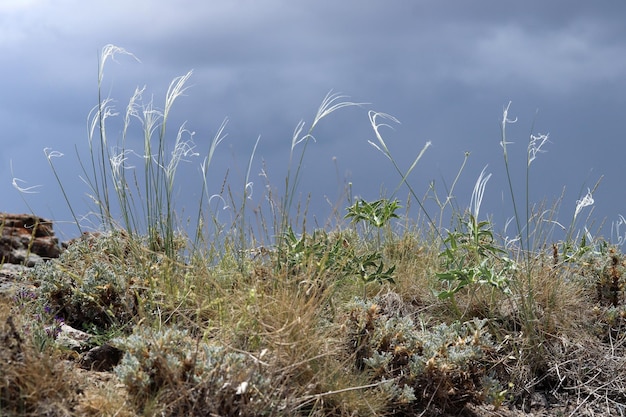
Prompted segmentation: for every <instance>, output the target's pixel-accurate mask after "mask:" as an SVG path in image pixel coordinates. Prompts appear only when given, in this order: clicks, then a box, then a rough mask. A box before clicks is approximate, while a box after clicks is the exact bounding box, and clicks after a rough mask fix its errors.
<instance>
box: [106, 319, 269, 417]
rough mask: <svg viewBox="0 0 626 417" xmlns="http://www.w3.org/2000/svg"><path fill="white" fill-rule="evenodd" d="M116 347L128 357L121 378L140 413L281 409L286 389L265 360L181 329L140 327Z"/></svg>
mask: <svg viewBox="0 0 626 417" xmlns="http://www.w3.org/2000/svg"><path fill="white" fill-rule="evenodd" d="M113 343H114V344H115V345H116V346H117V347H119V348H121V349H123V350H125V351H126V353H125V355H124V357H123V359H122V361H121V363H120V364H119V365H118V366H117V367H116V368H115V373H116V374H117V376H118V377H119V378H120V380H121V381H122V382H123V384H124V386H125V387H126V390H127V391H128V394H129V395H130V398H131V399H132V401H133V403H134V404H135V406H136V407H137V410H138V411H139V412H140V413H144V414H145V413H148V412H155V410H156V409H159V410H160V415H170V416H179V415H186V416H206V415H237V416H262V415H277V414H278V412H279V410H280V409H281V390H280V387H281V383H280V381H277V380H275V379H273V378H272V374H271V372H270V370H269V369H268V367H267V366H266V364H265V363H264V362H263V361H262V360H261V359H262V358H261V359H257V358H255V357H253V356H252V355H250V354H246V353H242V352H234V351H229V350H228V349H226V348H224V347H222V346H218V345H210V344H207V343H204V342H200V341H198V340H194V339H193V338H192V337H191V336H190V335H189V333H188V332H187V331H186V330H181V329H178V328H163V329H161V330H158V331H155V330H152V329H149V328H142V327H138V328H137V329H136V331H135V332H134V333H133V334H132V335H130V336H128V337H125V338H118V339H115V340H114V341H113ZM261 356H262V355H261Z"/></svg>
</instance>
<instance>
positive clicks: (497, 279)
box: [436, 214, 516, 314]
mask: <svg viewBox="0 0 626 417" xmlns="http://www.w3.org/2000/svg"><path fill="white" fill-rule="evenodd" d="M462 225H463V227H462V229H461V230H458V231H454V232H449V233H448V236H447V237H446V239H445V243H446V244H447V246H446V248H445V249H444V250H443V252H441V253H440V255H439V256H440V257H441V258H442V260H443V268H444V272H440V273H437V274H436V276H437V278H438V279H439V280H440V281H441V282H443V283H444V284H445V285H444V289H443V290H441V291H438V292H437V293H436V294H437V297H439V299H442V300H444V299H449V300H451V302H452V305H453V307H454V309H455V311H456V313H457V314H459V310H458V306H457V303H456V299H455V294H456V293H458V292H459V291H461V290H462V289H463V288H466V287H468V286H474V285H483V284H487V285H490V286H492V287H494V288H497V289H498V290H500V291H502V292H504V293H505V294H510V293H511V291H510V288H509V281H510V273H511V272H512V271H515V269H516V264H515V262H514V261H513V260H511V259H510V258H509V257H508V256H507V252H506V251H505V250H503V249H501V248H500V247H498V246H497V245H496V244H495V243H494V237H493V233H492V231H491V229H490V226H491V225H490V223H489V222H488V221H482V222H478V221H476V218H475V217H474V216H473V215H472V214H469V215H468V219H467V221H465V222H463V223H462Z"/></svg>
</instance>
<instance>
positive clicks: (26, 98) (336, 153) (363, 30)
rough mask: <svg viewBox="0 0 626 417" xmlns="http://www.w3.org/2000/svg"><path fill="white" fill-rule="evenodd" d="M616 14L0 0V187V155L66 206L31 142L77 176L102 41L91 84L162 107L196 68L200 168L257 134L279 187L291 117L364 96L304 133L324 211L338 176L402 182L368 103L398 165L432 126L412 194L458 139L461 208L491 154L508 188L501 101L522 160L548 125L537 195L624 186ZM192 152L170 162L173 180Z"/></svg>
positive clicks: (535, 5) (313, 186) (365, 189)
mask: <svg viewBox="0 0 626 417" xmlns="http://www.w3.org/2000/svg"><path fill="white" fill-rule="evenodd" d="M625 17H626V4H622V3H621V2H606V3H602V4H599V3H591V2H571V1H552V2H539V1H533V2H502V1H484V2H480V3H477V2H455V3H454V4H453V5H452V4H451V3H449V2H440V1H393V2H383V1H380V2H367V3H364V2H362V1H357V0H346V1H341V2H338V1H331V0H320V1H307V2H287V1H278V0H268V1H251V0H249V1H243V0H237V1H232V0H228V1H226V0H223V1H210V2H205V1H198V0H186V1H179V2H165V1H148V0H142V1H133V2H127V1H117V0H116V1H109V2H107V4H106V7H105V6H94V5H93V4H91V3H85V2H79V1H76V0H61V1H30V2H29V1H14V2H4V3H3V4H2V5H1V6H0V53H1V54H2V57H3V74H4V75H3V78H2V79H1V80H0V87H1V88H2V91H3V94H2V100H1V101H0V123H1V124H2V126H3V127H2V131H1V132H2V133H1V135H2V140H3V141H4V142H8V143H10V144H9V145H8V146H5V147H4V148H3V151H2V155H1V163H2V171H1V174H2V181H1V183H0V191H2V192H3V193H4V194H5V195H12V196H15V199H14V200H11V201H10V202H8V203H6V204H7V205H6V207H2V208H1V209H2V210H10V211H24V210H26V208H25V206H24V204H23V203H22V201H21V200H20V198H19V196H18V195H17V193H16V192H15V191H14V190H12V188H11V185H10V179H11V177H12V176H11V174H10V173H9V172H8V163H9V160H12V161H13V164H14V167H17V168H16V169H15V171H16V172H14V175H15V176H17V177H18V178H20V179H24V180H26V181H27V183H25V184H24V185H37V184H41V185H43V186H44V187H42V188H41V189H40V191H41V193H40V194H37V195H29V196H28V197H29V200H28V201H29V202H30V203H31V204H32V205H33V208H34V209H35V210H36V211H38V212H43V213H41V214H42V215H47V213H48V212H53V213H54V216H55V217H57V218H59V219H68V218H69V217H68V215H67V210H66V209H65V208H64V207H63V205H62V204H61V203H62V202H60V201H59V199H58V198H55V196H56V195H57V194H58V186H57V185H56V184H55V182H54V180H53V178H52V177H51V176H50V171H49V169H48V166H47V162H46V160H45V158H43V152H42V149H43V148H44V147H53V148H54V149H57V150H59V151H62V152H63V153H65V154H66V156H65V157H64V159H60V160H59V161H62V167H61V168H60V169H62V170H63V174H64V175H66V177H65V178H68V177H69V178H74V179H76V178H77V176H78V174H79V171H78V170H77V169H76V163H75V162H72V161H73V160H75V158H74V156H73V152H74V146H75V145H77V144H78V146H79V148H80V147H82V149H83V150H84V149H85V142H86V117H87V113H88V112H89V110H90V109H91V107H92V106H93V105H94V104H95V103H96V100H97V97H96V71H97V55H98V51H99V50H100V48H101V47H102V46H103V45H105V44H107V43H113V44H116V45H119V46H121V47H124V48H126V49H128V50H129V51H131V52H133V53H135V54H136V56H137V57H138V58H139V59H140V60H141V64H139V63H137V62H134V61H133V60H132V59H131V58H130V57H124V56H119V57H118V59H117V61H118V62H110V63H109V64H108V65H107V67H106V68H105V71H106V72H105V83H104V88H105V92H106V93H107V94H111V96H112V97H114V98H115V99H116V100H117V102H116V106H117V107H118V110H120V111H123V109H124V106H125V103H126V102H127V100H128V98H129V97H130V95H131V94H132V92H133V90H134V88H135V86H137V85H139V86H143V85H147V92H146V96H145V97H146V98H149V97H150V95H151V94H152V93H154V101H155V105H157V106H158V105H161V104H162V98H163V95H164V94H165V90H166V89H167V86H168V84H169V82H170V81H171V80H172V79H173V78H174V77H176V76H179V75H182V74H185V73H186V72H187V71H189V70H191V69H193V71H194V72H193V76H192V78H191V81H190V89H189V90H188V91H187V93H186V96H185V97H181V98H180V100H179V102H178V106H177V107H176V108H175V111H174V113H173V116H174V120H173V121H174V122H175V123H173V126H177V125H178V124H180V123H182V122H184V121H188V124H187V126H188V127H189V128H190V129H191V130H194V131H196V132H197V135H196V141H197V144H198V151H200V152H205V151H206V148H207V147H208V140H209V139H210V138H211V137H212V135H213V134H214V133H215V132H216V130H217V128H218V127H219V125H220V123H221V122H222V120H223V119H224V118H225V117H229V118H230V123H229V125H228V126H227V129H226V131H227V132H228V133H229V137H228V139H227V140H226V141H225V142H224V144H223V147H222V148H221V149H220V154H219V158H218V159H217V160H216V161H215V165H214V167H213V168H212V169H213V171H212V172H213V173H214V175H215V177H216V182H218V183H219V182H220V180H221V176H222V175H223V172H224V171H226V170H227V169H231V174H230V175H235V174H234V173H233V172H239V175H241V172H242V171H245V166H246V164H247V159H248V158H249V157H250V153H251V152H252V147H253V145H254V142H255V141H256V139H257V137H258V135H261V142H260V145H259V149H258V153H257V155H255V164H254V173H255V181H256V184H257V185H260V184H262V179H261V178H259V177H258V173H259V172H261V169H262V163H263V161H264V162H265V164H266V166H267V167H268V168H267V169H268V171H269V173H270V174H271V176H272V180H273V181H274V182H275V183H276V184H281V182H282V179H283V177H282V176H283V175H284V173H285V171H286V168H287V166H286V165H287V164H286V161H287V157H288V151H289V145H290V139H291V134H292V132H293V129H294V127H295V125H296V124H297V123H298V121H299V120H301V119H304V120H306V121H307V122H308V123H310V122H311V121H312V118H313V116H314V114H315V111H316V109H317V106H318V105H319V103H320V101H321V99H322V98H323V97H324V95H325V94H326V93H327V92H328V91H329V90H331V89H333V90H334V91H339V92H343V93H346V94H347V95H349V96H350V99H351V100H354V101H359V102H371V103H372V104H371V105H367V106H364V107H363V108H361V109H347V110H345V111H343V112H341V113H338V114H336V115H334V116H332V118H330V119H329V120H327V121H325V122H323V123H322V124H320V126H319V129H318V130H317V134H316V137H317V138H318V141H317V142H316V143H312V144H311V146H310V147H309V149H308V151H307V152H308V153H307V157H306V158H305V171H304V172H305V174H306V175H305V176H304V177H303V182H302V192H303V194H305V195H306V194H307V193H308V192H311V193H312V194H313V197H312V201H313V202H312V205H314V206H315V205H316V206H319V207H321V208H320V211H324V210H326V209H327V206H328V204H327V203H326V202H325V196H326V197H327V198H328V200H330V201H333V200H335V199H336V196H337V194H338V193H339V191H338V190H339V189H340V188H341V185H342V182H345V181H348V180H350V181H352V182H353V183H354V191H355V192H356V193H359V194H363V195H367V197H368V198H375V197H376V196H377V195H378V194H379V192H380V190H381V188H384V189H386V190H393V189H394V188H395V186H396V185H397V183H398V178H397V176H394V174H393V171H392V170H391V167H390V166H389V165H388V162H387V161H386V160H385V159H384V157H382V156H381V155H380V154H378V153H377V152H376V151H375V150H374V149H373V148H372V147H370V146H369V145H367V139H372V138H373V134H372V132H371V129H370V128H369V125H368V123H369V122H368V120H367V114H366V111H367V109H370V108H374V109H376V110H379V111H384V112H389V113H391V114H393V115H395V116H397V117H398V118H399V119H400V121H401V122H402V124H400V125H397V126H394V130H388V131H385V134H386V135H388V136H387V137H388V138H389V139H388V140H389V145H390V147H391V148H392V151H393V152H394V155H396V157H397V159H398V162H399V163H400V165H401V166H404V167H406V166H408V165H410V163H411V162H412V160H413V158H414V157H415V155H417V153H418V152H419V151H420V150H421V149H422V147H423V146H424V144H425V143H426V141H428V140H431V141H432V143H433V146H432V147H431V148H430V149H429V150H428V152H427V154H426V156H425V158H424V160H423V161H422V162H421V163H420V165H419V166H418V168H417V169H416V171H415V173H414V175H413V178H412V181H414V184H415V186H416V187H421V189H422V190H424V191H425V190H426V188H427V187H428V184H429V182H430V181H432V180H435V182H436V183H437V184H441V183H442V182H446V183H447V184H448V185H449V184H450V183H451V182H452V180H453V179H454V175H455V174H456V170H457V169H458V166H459V165H460V163H461V161H462V159H463V155H464V152H465V151H471V152H472V153H471V158H470V161H469V164H468V167H467V168H466V169H467V170H466V172H465V173H464V175H463V177H462V180H461V183H460V184H461V185H462V187H459V190H458V196H457V197H458V204H459V205H461V206H464V205H466V203H467V201H469V193H471V188H472V186H473V182H474V181H475V179H476V177H477V176H478V173H479V172H480V170H481V169H482V168H483V166H484V165H486V164H489V169H490V170H491V171H493V172H495V173H496V174H498V175H494V177H493V179H492V180H491V182H490V183H489V184H488V187H487V192H486V199H487V200H489V199H491V201H492V202H493V203H494V207H496V210H497V209H498V204H500V205H501V203H499V200H501V197H500V196H501V191H500V190H501V189H504V187H503V186H504V185H505V184H504V183H503V179H504V178H503V175H504V172H503V171H502V155H501V148H500V147H499V145H498V142H499V140H500V138H499V119H500V118H501V112H502V109H503V106H506V104H507V103H508V101H509V100H512V101H513V105H512V107H511V109H512V113H513V114H514V115H515V116H518V117H519V122H518V123H517V124H515V125H511V126H509V129H510V135H511V141H513V142H515V145H513V146H512V148H511V152H515V153H516V155H517V156H518V157H519V159H520V160H521V161H523V159H524V158H525V156H524V152H525V146H526V143H527V140H528V133H529V131H530V128H531V126H532V125H533V123H534V125H535V129H536V130H537V131H541V132H548V131H549V132H550V134H551V136H550V138H551V143H550V144H549V146H548V148H547V150H548V153H547V154H542V155H541V156H540V158H539V159H538V160H537V161H536V162H535V163H534V166H533V173H534V174H535V175H536V176H537V177H536V178H537V182H538V185H536V186H535V188H534V193H535V194H536V197H537V198H538V199H542V198H552V197H556V196H558V195H560V193H561V189H562V188H563V186H567V187H568V190H570V193H569V194H567V197H566V201H564V206H565V207H567V208H568V209H571V208H572V206H573V205H574V204H575V201H576V199H577V197H578V195H577V194H578V191H579V190H580V189H581V185H582V184H584V183H585V182H586V181H587V182H590V183H593V182H594V181H595V180H596V179H597V178H598V177H599V176H600V175H602V174H605V175H606V179H605V180H604V183H605V186H604V187H605V188H604V190H610V189H615V188H616V187H617V185H618V184H620V178H619V176H620V175H621V168H620V167H621V158H620V156H619V155H621V154H623V151H624V144H623V139H624V133H623V132H624V130H623V127H622V126H621V123H620V122H619V120H620V119H621V118H623V115H624V112H626V102H625V101H624V97H626V75H625V74H626V26H624V25H623V21H624V18H625ZM536 109H539V112H538V113H537V114H536V113H535V111H536ZM590 143H595V146H590ZM26 147H27V151H24V148H26ZM72 158H74V159H72ZM34 161H40V162H37V163H35V162H34ZM198 163H199V161H195V162H194V163H193V165H192V164H188V166H186V167H185V168H184V170H183V171H181V173H184V174H185V175H186V176H187V177H184V178H183V181H185V182H186V180H187V179H188V178H191V177H192V176H193V175H194V174H195V173H196V172H197V164H198ZM25 167H28V169H25ZM522 168H523V167H522ZM520 169H521V168H520ZM217 177H219V178H217ZM611 177H613V179H611ZM615 177H617V178H615ZM181 178H182V177H181ZM73 184H75V185H74V186H72V187H71V190H70V192H71V193H72V195H73V196H74V197H75V198H78V199H79V201H82V199H84V197H83V195H84V193H85V189H84V188H83V185H82V183H81V182H80V180H77V179H76V180H75V181H74V182H73ZM585 187H586V185H585ZM583 188H584V187H583ZM257 191H260V190H259V189H257ZM257 195H258V194H257ZM597 200H598V202H600V201H601V200H605V201H604V203H607V204H606V205H605V207H606V206H607V205H608V206H609V209H606V210H604V211H603V212H602V215H603V216H604V215H605V216H608V217H609V218H610V219H614V218H615V217H616V215H617V214H619V213H620V212H622V211H623V210H622V207H624V205H625V204H626V196H625V195H624V193H610V192H608V191H604V194H603V191H602V188H600V189H599V191H598V199H597ZM192 203H193V202H191V203H190V204H189V205H193V204H192ZM598 211H600V208H598Z"/></svg>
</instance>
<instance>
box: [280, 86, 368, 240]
mask: <svg viewBox="0 0 626 417" xmlns="http://www.w3.org/2000/svg"><path fill="white" fill-rule="evenodd" d="M345 98H347V96H344V95H341V94H337V93H333V92H332V91H330V92H329V93H328V94H326V96H325V97H324V99H323V100H322V103H321V105H320V106H319V108H318V109H317V113H316V115H315V118H314V119H313V123H312V124H311V127H310V128H309V129H308V130H307V131H306V133H305V130H304V128H305V125H306V123H305V122H304V121H300V122H299V123H298V124H297V125H296V128H295V129H294V132H293V136H292V138H291V148H290V150H289V161H288V165H287V175H286V176H285V194H284V195H283V196H282V198H281V204H280V208H281V209H280V220H279V222H278V224H277V225H275V236H276V239H277V240H278V242H277V246H278V250H279V251H280V250H281V249H282V247H283V243H284V242H283V236H284V234H285V233H286V232H287V231H288V230H289V228H290V227H291V226H292V225H291V221H290V215H291V209H292V207H293V203H294V198H295V195H296V191H297V188H298V185H299V182H300V175H301V171H302V167H303V165H304V155H305V153H306V149H307V146H308V144H309V141H310V140H313V141H315V137H314V136H313V131H314V130H315V128H316V127H317V125H318V124H319V123H320V122H321V121H322V119H324V118H325V117H327V116H329V115H330V114H332V113H334V112H335V111H337V110H339V109H342V108H344V107H352V106H361V105H364V104H366V103H357V102H352V101H342V100H343V99H345ZM300 144H302V152H300V156H299V158H297V165H295V166H294V163H296V161H295V160H296V155H295V151H296V148H297V146H298V145H300ZM294 170H295V171H294Z"/></svg>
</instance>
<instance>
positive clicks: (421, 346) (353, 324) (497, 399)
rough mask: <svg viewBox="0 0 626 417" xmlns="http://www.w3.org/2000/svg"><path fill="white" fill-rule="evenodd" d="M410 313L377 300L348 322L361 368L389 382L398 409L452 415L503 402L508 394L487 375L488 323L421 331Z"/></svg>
mask: <svg viewBox="0 0 626 417" xmlns="http://www.w3.org/2000/svg"><path fill="white" fill-rule="evenodd" d="M387 299H388V297H387ZM405 313H406V312H402V308H400V309H398V306H393V307H392V308H391V307H390V305H389V303H388V302H387V301H386V300H385V299H381V298H380V297H375V298H374V299H372V300H371V301H363V300H360V299H358V300H356V301H355V302H354V303H353V306H352V309H351V311H350V314H349V319H348V326H349V327H348V328H349V330H348V333H349V340H350V348H351V349H353V352H354V354H355V358H356V362H355V366H356V368H357V369H359V370H361V371H363V372H368V373H370V374H371V378H372V379H373V380H374V381H381V382H384V383H383V384H382V385H381V388H382V389H383V390H385V391H386V392H387V393H388V394H389V396H390V397H391V398H392V401H393V402H394V403H395V404H396V406H398V405H402V404H404V405H406V406H411V407H415V406H416V405H417V406H419V407H422V408H432V409H439V410H442V411H444V412H453V411H458V410H460V409H461V408H463V407H464V406H465V405H466V404H467V403H483V402H487V403H491V404H494V405H496V406H497V405H499V404H500V403H501V402H502V401H503V399H504V398H503V397H504V395H505V392H504V390H502V389H501V387H500V384H499V383H498V382H497V381H496V380H495V379H493V378H491V376H490V375H489V373H488V371H487V369H488V365H489V353H490V352H491V351H493V349H494V344H493V342H492V340H491V335H490V334H489V333H488V331H487V329H486V328H485V323H486V321H485V320H477V319H475V320H473V321H470V322H465V323H460V322H454V323H452V324H445V323H442V324H439V325H437V326H434V327H431V328H426V326H422V327H421V328H420V327H419V325H418V324H417V323H415V322H414V320H413V318H412V317H411V316H410V315H409V314H405Z"/></svg>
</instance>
